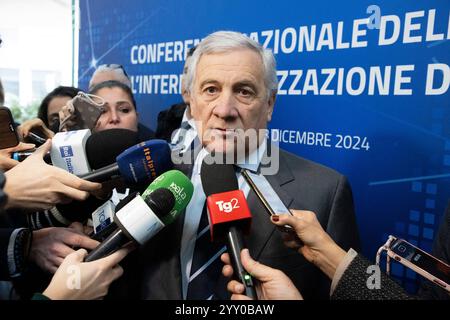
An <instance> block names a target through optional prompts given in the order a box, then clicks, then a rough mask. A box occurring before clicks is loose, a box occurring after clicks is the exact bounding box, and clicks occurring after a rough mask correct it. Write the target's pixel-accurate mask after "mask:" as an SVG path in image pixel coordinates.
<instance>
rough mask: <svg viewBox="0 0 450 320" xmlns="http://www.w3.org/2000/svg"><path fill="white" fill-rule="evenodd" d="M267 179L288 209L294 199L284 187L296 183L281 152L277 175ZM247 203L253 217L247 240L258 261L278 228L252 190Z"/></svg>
mask: <svg viewBox="0 0 450 320" xmlns="http://www.w3.org/2000/svg"><path fill="white" fill-rule="evenodd" d="M265 163H266V162H265ZM265 178H266V179H267V181H268V182H269V183H270V185H271V186H272V188H273V190H274V191H275V193H276V194H277V195H278V196H279V197H280V199H281V201H282V202H283V203H284V205H285V206H286V208H289V207H290V205H291V204H292V202H293V200H294V199H293V198H292V197H291V196H290V195H289V194H288V193H287V192H286V191H285V190H284V189H283V185H285V184H287V183H289V182H292V181H294V180H295V177H294V175H293V174H292V172H291V170H290V169H289V167H288V165H287V163H286V161H285V160H284V158H283V154H282V153H281V152H280V165H279V170H278V172H277V174H275V175H271V176H265ZM247 202H248V205H249V207H250V210H251V213H252V216H253V218H252V231H251V232H250V236H249V237H248V240H247V241H248V248H249V249H250V252H251V254H252V255H253V256H254V257H255V258H256V259H257V258H258V257H259V256H260V255H261V253H262V251H263V250H264V247H265V245H266V243H267V242H268V241H269V239H270V237H271V236H272V234H273V232H274V231H275V230H276V228H275V226H274V225H273V224H272V223H271V222H270V220H269V214H268V212H267V211H266V209H265V208H264V206H263V205H262V203H261V201H260V200H259V199H258V197H257V196H256V194H255V193H254V192H253V191H252V190H251V189H250V193H249V195H248V199H247Z"/></svg>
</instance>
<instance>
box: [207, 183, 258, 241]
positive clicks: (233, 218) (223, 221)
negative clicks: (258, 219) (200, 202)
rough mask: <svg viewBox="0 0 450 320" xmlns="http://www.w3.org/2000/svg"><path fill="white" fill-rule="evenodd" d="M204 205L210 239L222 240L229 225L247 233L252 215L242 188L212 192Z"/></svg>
mask: <svg viewBox="0 0 450 320" xmlns="http://www.w3.org/2000/svg"><path fill="white" fill-rule="evenodd" d="M206 205H207V207H208V213H209V225H210V232H211V240H212V241H223V240H224V239H225V238H226V235H227V232H228V230H229V229H230V228H231V227H236V228H238V229H239V230H241V231H243V232H244V233H245V234H246V235H247V234H249V232H250V226H251V223H252V215H251V213H250V209H249V208H248V205H247V201H246V200H245V196H244V193H243V192H242V190H233V191H228V192H222V193H216V194H212V195H210V196H209V197H208V198H207V200H206Z"/></svg>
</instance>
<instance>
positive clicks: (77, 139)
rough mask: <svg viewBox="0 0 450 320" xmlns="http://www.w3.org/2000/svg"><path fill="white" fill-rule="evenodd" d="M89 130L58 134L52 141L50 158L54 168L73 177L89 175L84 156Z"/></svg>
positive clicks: (88, 167)
mask: <svg viewBox="0 0 450 320" xmlns="http://www.w3.org/2000/svg"><path fill="white" fill-rule="evenodd" d="M90 135H91V131H90V130H89V129H84V130H76V131H68V132H58V133H57V134H55V136H54V137H53V139H52V149H51V151H50V157H51V159H52V163H53V165H54V166H56V167H59V168H61V169H64V170H66V171H69V172H70V173H73V174H75V175H83V174H86V173H89V172H90V171H91V168H90V166H89V163H88V161H87V156H86V149H85V147H86V141H87V139H88V138H89V136H90Z"/></svg>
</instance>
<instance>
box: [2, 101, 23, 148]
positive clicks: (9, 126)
mask: <svg viewBox="0 0 450 320" xmlns="http://www.w3.org/2000/svg"><path fill="white" fill-rule="evenodd" d="M18 144H19V137H18V135H17V132H16V126H15V123H14V119H13V116H12V114H11V111H10V110H9V109H8V108H7V107H0V149H5V148H11V147H15V146H17V145H18Z"/></svg>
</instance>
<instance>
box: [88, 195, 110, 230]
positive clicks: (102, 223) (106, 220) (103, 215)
mask: <svg viewBox="0 0 450 320" xmlns="http://www.w3.org/2000/svg"><path fill="white" fill-rule="evenodd" d="M115 208H116V206H115V205H114V203H113V202H112V201H111V200H108V201H106V202H105V203H104V204H102V205H101V206H100V207H98V208H97V210H95V211H94V212H93V213H92V223H93V227H94V232H95V233H99V232H101V231H102V230H104V229H105V228H107V227H108V226H109V225H110V224H111V223H113V221H114V212H115Z"/></svg>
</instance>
